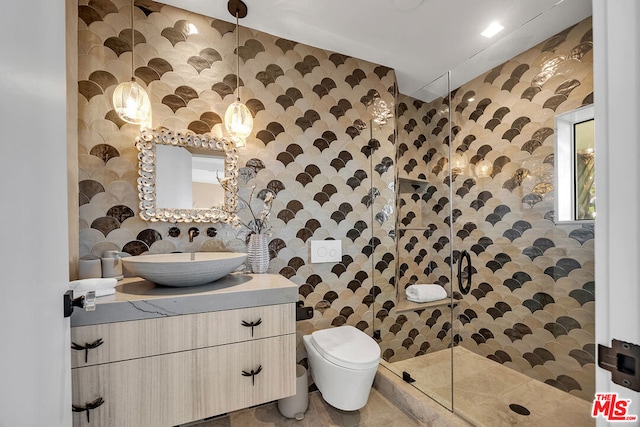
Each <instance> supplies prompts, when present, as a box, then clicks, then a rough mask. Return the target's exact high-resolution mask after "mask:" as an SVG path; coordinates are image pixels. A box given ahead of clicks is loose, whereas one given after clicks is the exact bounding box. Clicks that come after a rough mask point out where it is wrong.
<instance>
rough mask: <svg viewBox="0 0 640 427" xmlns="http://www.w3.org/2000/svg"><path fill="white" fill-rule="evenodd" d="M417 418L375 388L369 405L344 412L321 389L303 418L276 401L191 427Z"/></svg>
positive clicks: (370, 424)
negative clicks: (289, 415)
mask: <svg viewBox="0 0 640 427" xmlns="http://www.w3.org/2000/svg"><path fill="white" fill-rule="evenodd" d="M423 425H424V424H422V423H420V422H419V421H418V420H416V419H415V418H413V417H412V416H411V415H408V414H407V413H405V412H404V411H403V410H402V409H400V408H398V407H397V406H395V405H394V404H393V403H391V402H390V401H389V400H387V399H386V398H385V397H384V396H383V395H382V394H380V393H379V392H378V391H377V390H375V389H372V390H371V394H370V395H369V401H368V402H367V405H366V406H365V407H364V408H362V409H361V410H359V411H349V412H345V411H341V410H339V409H335V408H333V407H332V406H330V405H329V404H327V403H326V402H325V401H324V400H322V397H321V396H320V393H319V392H313V393H311V394H309V408H308V409H307V412H306V413H305V417H304V419H303V420H301V421H296V420H295V419H289V418H285V417H283V416H282V415H280V412H278V408H277V405H276V403H269V404H265V405H262V406H257V407H254V408H249V409H244V410H241V411H237V412H232V413H230V414H228V415H224V416H221V417H218V418H214V419H211V420H207V421H203V422H201V423H198V424H189V425H188V427H249V426H251V427H253V426H296V427H320V426H322V427H325V426H326V427H334V426H336V427H356V426H365V427H378V426H380V427H396V426H397V427H411V426H423Z"/></svg>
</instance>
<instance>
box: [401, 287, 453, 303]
mask: <svg viewBox="0 0 640 427" xmlns="http://www.w3.org/2000/svg"><path fill="white" fill-rule="evenodd" d="M405 292H406V293H407V299H408V300H409V301H413V302H431V301H439V300H442V299H445V298H447V291H445V290H444V288H443V287H442V286H440V285H433V284H429V285H410V286H407V288H406V289H405Z"/></svg>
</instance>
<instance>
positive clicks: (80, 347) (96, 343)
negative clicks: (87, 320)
mask: <svg viewBox="0 0 640 427" xmlns="http://www.w3.org/2000/svg"><path fill="white" fill-rule="evenodd" d="M102 344H104V341H102V338H98V339H97V340H96V341H94V342H92V343H84V345H80V344H76V343H74V342H72V343H71V348H72V349H74V350H84V363H87V361H88V360H89V350H90V349H92V348H98V347H100V346H101V345H102Z"/></svg>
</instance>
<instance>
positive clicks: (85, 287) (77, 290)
mask: <svg viewBox="0 0 640 427" xmlns="http://www.w3.org/2000/svg"><path fill="white" fill-rule="evenodd" d="M117 284H118V280H117V279H115V278H104V279H80V280H74V281H72V282H69V289H71V290H73V297H74V298H77V297H79V296H81V295H85V294H86V293H87V292H89V291H95V293H96V297H103V296H105V295H113V294H115V293H116V289H115V287H116V285H117Z"/></svg>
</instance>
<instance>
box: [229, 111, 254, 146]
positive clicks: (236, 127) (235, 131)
mask: <svg viewBox="0 0 640 427" xmlns="http://www.w3.org/2000/svg"><path fill="white" fill-rule="evenodd" d="M224 127H225V128H226V129H227V132H229V135H231V137H232V138H233V139H234V141H236V146H240V145H238V141H237V140H241V141H242V143H244V141H245V139H246V138H247V137H248V136H249V135H250V134H251V131H252V130H253V116H251V111H249V108H247V106H246V105H244V104H243V103H242V102H240V100H237V101H235V102H234V103H233V104H231V105H229V108H227V112H226V113H225V114H224Z"/></svg>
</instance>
